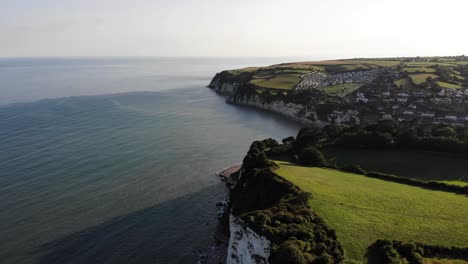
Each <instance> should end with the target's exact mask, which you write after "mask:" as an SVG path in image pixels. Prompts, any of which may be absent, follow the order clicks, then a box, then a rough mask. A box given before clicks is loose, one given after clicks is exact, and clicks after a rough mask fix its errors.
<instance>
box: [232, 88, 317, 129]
mask: <svg viewBox="0 0 468 264" xmlns="http://www.w3.org/2000/svg"><path fill="white" fill-rule="evenodd" d="M227 102H228V103H233V104H240V105H249V106H254V107H256V108H260V109H263V110H267V111H271V112H275V113H278V114H281V115H284V116H286V117H289V118H291V119H293V120H296V121H299V122H302V123H305V124H313V125H317V126H323V125H324V124H323V122H321V121H320V120H318V118H317V113H315V112H314V111H308V110H307V108H306V107H305V106H304V105H301V104H295V103H288V102H284V101H283V100H274V101H271V102H266V101H265V100H264V99H263V98H262V97H260V96H259V95H252V96H250V97H249V96H245V97H243V98H235V97H233V96H231V97H229V98H228V99H227Z"/></svg>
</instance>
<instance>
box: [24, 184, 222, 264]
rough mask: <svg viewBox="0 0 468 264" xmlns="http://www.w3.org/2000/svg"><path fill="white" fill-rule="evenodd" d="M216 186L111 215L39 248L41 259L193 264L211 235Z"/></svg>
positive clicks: (43, 262) (44, 263)
mask: <svg viewBox="0 0 468 264" xmlns="http://www.w3.org/2000/svg"><path fill="white" fill-rule="evenodd" d="M224 197H225V190H224V188H222V186H220V185H215V186H212V187H209V188H206V189H204V190H202V191H200V192H197V193H194V194H190V195H186V196H183V197H180V198H177V199H174V200H171V201H168V202H164V203H162V204H160V205H156V206H153V207H149V208H146V209H143V210H139V211H136V212H132V213H129V214H127V215H123V216H119V217H115V218H113V219H111V220H109V221H107V222H104V223H102V224H99V225H97V226H94V227H91V228H87V229H84V230H82V231H79V232H76V233H73V234H70V235H67V236H65V237H63V238H60V239H58V240H55V241H51V242H48V243H46V244H43V245H41V246H39V247H38V249H37V250H35V251H34V252H33V254H38V256H40V258H39V261H38V262H37V263H39V264H53V263H194V257H195V255H196V254H195V252H196V250H197V249H204V247H206V246H208V245H209V244H210V243H211V241H212V240H213V239H212V236H213V233H214V229H215V225H216V223H217V220H216V207H215V203H216V202H217V201H219V200H221V199H223V198H224Z"/></svg>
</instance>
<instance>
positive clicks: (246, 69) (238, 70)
mask: <svg viewBox="0 0 468 264" xmlns="http://www.w3.org/2000/svg"><path fill="white" fill-rule="evenodd" d="M258 69H260V68H259V67H247V68H242V69H236V70H229V71H228V72H229V73H231V74H234V75H237V74H241V73H244V72H254V71H256V70H258Z"/></svg>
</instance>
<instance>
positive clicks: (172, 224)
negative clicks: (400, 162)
mask: <svg viewBox="0 0 468 264" xmlns="http://www.w3.org/2000/svg"><path fill="white" fill-rule="evenodd" d="M286 60H288V59H286V58H158V57H154V58H153V57H151V58H73V57H72V58H16V59H12V58H4V59H0V263H44V264H53V263H194V262H195V259H196V257H197V255H198V254H199V252H200V250H201V251H203V250H204V249H206V248H207V247H209V246H210V245H211V244H212V243H213V232H214V230H215V226H216V223H217V219H216V206H215V204H216V203H217V202H218V201H220V200H223V199H225V198H226V197H227V191H226V187H225V186H224V185H223V183H222V182H221V181H220V180H219V179H218V178H217V177H216V176H215V173H216V172H217V171H219V170H221V169H223V168H225V167H227V166H230V165H233V164H237V163H240V162H242V158H243V157H244V155H245V153H246V152H247V150H248V148H249V145H250V143H251V142H252V141H254V140H260V139H264V138H269V137H272V138H275V139H278V140H281V139H282V138H284V137H287V136H291V135H295V134H296V133H297V131H298V130H299V129H300V125H299V124H297V123H293V122H291V121H289V120H287V119H285V118H282V117H280V116H277V115H274V114H271V113H268V112H263V111H259V110H256V109H252V108H249V107H242V106H235V105H229V104H226V102H225V98H224V97H222V96H220V95H218V94H216V93H214V92H213V91H212V90H210V89H208V88H206V86H207V85H208V84H209V82H210V80H211V78H212V77H213V76H214V75H215V74H216V73H217V72H219V71H221V70H224V69H234V68H240V67H246V66H264V65H270V64H273V63H280V62H284V61H286Z"/></svg>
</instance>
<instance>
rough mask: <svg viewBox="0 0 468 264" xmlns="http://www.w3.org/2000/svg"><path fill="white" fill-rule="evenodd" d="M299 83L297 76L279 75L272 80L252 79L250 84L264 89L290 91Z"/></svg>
mask: <svg viewBox="0 0 468 264" xmlns="http://www.w3.org/2000/svg"><path fill="white" fill-rule="evenodd" d="M299 82H300V77H299V74H280V75H277V76H275V77H273V78H265V79H260V78H257V79H253V80H252V81H251V83H252V84H255V85H257V86H260V87H264V88H272V89H285V90H290V89H292V88H294V86H295V85H296V84H298V83H299Z"/></svg>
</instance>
